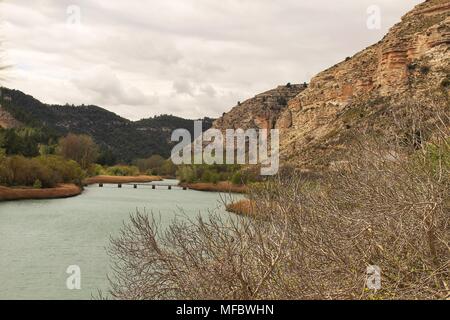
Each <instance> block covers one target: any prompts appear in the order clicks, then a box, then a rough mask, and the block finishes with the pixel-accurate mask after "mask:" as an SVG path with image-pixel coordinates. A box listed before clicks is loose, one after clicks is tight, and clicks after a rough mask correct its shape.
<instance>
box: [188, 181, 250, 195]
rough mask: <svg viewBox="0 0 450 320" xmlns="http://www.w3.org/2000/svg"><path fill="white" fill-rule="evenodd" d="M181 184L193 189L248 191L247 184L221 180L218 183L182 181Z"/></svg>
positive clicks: (227, 191) (231, 191) (229, 191)
mask: <svg viewBox="0 0 450 320" xmlns="http://www.w3.org/2000/svg"><path fill="white" fill-rule="evenodd" d="M180 186H182V187H187V188H188V189H191V190H196V191H209V192H226V193H246V192H247V191H248V188H247V186H245V185H236V184H232V183H231V182H229V181H221V182H218V183H207V182H198V183H181V184H180Z"/></svg>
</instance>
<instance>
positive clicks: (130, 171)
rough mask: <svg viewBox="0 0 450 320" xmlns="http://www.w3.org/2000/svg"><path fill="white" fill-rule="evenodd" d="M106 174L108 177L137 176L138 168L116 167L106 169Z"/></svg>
mask: <svg viewBox="0 0 450 320" xmlns="http://www.w3.org/2000/svg"><path fill="white" fill-rule="evenodd" d="M106 174H107V175H110V176H137V175H139V168H138V167H136V166H125V165H118V166H113V167H109V168H107V169H106Z"/></svg>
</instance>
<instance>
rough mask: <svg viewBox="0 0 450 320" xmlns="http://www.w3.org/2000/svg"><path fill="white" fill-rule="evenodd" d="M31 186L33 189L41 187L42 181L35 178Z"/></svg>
mask: <svg viewBox="0 0 450 320" xmlns="http://www.w3.org/2000/svg"><path fill="white" fill-rule="evenodd" d="M33 188H35V189H41V188H42V182H41V180H39V179H36V180H35V181H34V183H33Z"/></svg>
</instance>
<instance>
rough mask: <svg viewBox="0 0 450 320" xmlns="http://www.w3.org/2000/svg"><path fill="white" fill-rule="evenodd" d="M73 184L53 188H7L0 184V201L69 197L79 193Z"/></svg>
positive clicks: (78, 188)
mask: <svg viewBox="0 0 450 320" xmlns="http://www.w3.org/2000/svg"><path fill="white" fill-rule="evenodd" d="M81 192H82V189H81V188H80V187H78V186H77V185H75V184H60V185H58V186H57V187H55V188H48V189H33V188H8V187H1V186H0V201H11V200H37V199H57V198H69V197H74V196H77V195H79V194H81Z"/></svg>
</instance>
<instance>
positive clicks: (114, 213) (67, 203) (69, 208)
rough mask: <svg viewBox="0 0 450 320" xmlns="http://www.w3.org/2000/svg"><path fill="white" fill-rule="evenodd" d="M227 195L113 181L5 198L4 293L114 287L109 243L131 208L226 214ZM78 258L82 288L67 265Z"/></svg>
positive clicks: (36, 294) (1, 216)
mask: <svg viewBox="0 0 450 320" xmlns="http://www.w3.org/2000/svg"><path fill="white" fill-rule="evenodd" d="M164 183H167V184H176V183H177V181H175V180H166V181H164ZM222 198H223V197H222V196H221V195H220V194H218V193H209V192H199V191H192V190H181V189H178V188H173V189H172V190H167V188H166V187H158V188H157V189H156V190H152V189H151V187H147V186H145V187H138V189H134V188H133V187H132V186H123V188H122V189H119V188H117V186H112V185H108V186H105V187H103V188H99V187H98V186H90V187H87V188H86V190H85V191H84V192H83V194H82V195H80V196H78V197H74V198H68V199H56V200H39V201H34V200H27V201H15V202H2V203H0V299H91V298H92V296H94V297H95V296H96V295H97V292H98V290H102V291H106V290H107V289H108V280H107V274H108V273H109V272H110V269H109V265H110V263H109V262H110V259H109V257H108V255H107V253H106V247H107V246H108V245H109V238H110V236H115V235H117V234H118V232H119V230H120V228H121V227H122V225H123V223H124V222H128V220H129V215H130V214H132V213H135V212H136V210H140V211H144V210H145V211H146V212H153V213H155V214H158V215H159V216H160V217H161V223H162V225H163V226H167V225H168V224H169V223H170V222H171V221H172V220H173V219H174V218H175V217H176V216H181V215H182V214H184V215H187V216H188V217H195V216H198V215H199V214H202V215H207V214H208V212H212V211H217V212H223V213H224V214H226V213H225V210H224V208H223V205H222V200H221V199H222ZM181 210H183V213H181ZM72 265H76V266H79V267H80V271H81V289H80V290H76V289H75V290H69V289H68V288H67V286H66V279H67V278H68V277H69V276H70V275H69V274H67V273H66V271H67V268H68V267H69V266H72Z"/></svg>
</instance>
